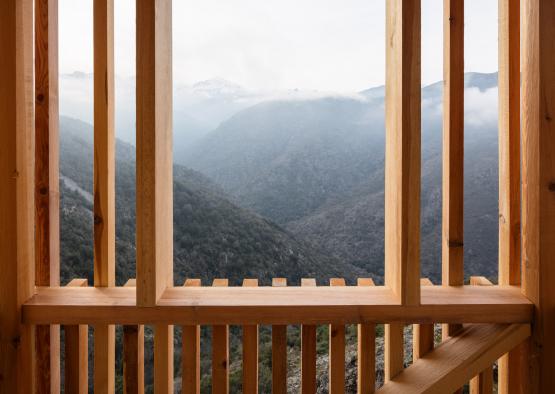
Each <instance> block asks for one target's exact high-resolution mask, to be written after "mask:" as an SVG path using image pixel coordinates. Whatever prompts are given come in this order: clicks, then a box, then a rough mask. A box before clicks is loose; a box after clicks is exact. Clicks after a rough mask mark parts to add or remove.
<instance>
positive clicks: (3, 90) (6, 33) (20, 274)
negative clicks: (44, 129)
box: [0, 0, 36, 394]
mask: <svg viewBox="0 0 555 394" xmlns="http://www.w3.org/2000/svg"><path fill="white" fill-rule="evenodd" d="M0 37H1V39H0V53H1V54H2V55H1V56H0V125H1V126H0V218H1V219H0V273H1V274H0V316H1V318H0V333H1V334H0V376H2V380H1V382H0V387H1V389H0V391H2V392H5V393H21V394H23V393H34V392H35V391H36V390H35V389H36V387H35V330H34V328H33V326H31V325H22V324H21V317H22V316H21V305H22V304H23V302H25V301H26V300H27V299H28V298H29V297H31V296H32V295H33V292H34V285H35V248H34V238H35V199H34V191H35V184H34V170H35V168H34V166H35V159H34V153H35V129H34V113H33V101H34V93H35V92H34V91H33V1H32V0H3V1H0Z"/></svg>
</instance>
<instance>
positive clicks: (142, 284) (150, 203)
mask: <svg viewBox="0 0 555 394" xmlns="http://www.w3.org/2000/svg"><path fill="white" fill-rule="evenodd" d="M171 48H172V2H171V0H144V1H138V2H137V303H138V305H140V306H154V305H155V304H156V302H157V301H158V299H159V298H160V297H161V295H162V293H163V291H164V290H165V289H166V287H168V286H173V186H172V185H173V167H172V165H173V159H172V53H171Z"/></svg>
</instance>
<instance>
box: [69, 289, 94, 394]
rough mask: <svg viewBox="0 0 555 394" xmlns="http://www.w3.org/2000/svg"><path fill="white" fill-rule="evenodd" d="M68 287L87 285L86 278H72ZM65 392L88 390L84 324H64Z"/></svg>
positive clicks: (81, 392)
mask: <svg viewBox="0 0 555 394" xmlns="http://www.w3.org/2000/svg"><path fill="white" fill-rule="evenodd" d="M67 286H68V287H87V286H88V282H87V280H86V279H73V280H72V281H71V282H69V283H68V284H67ZM64 331H65V371H64V374H65V379H64V391H65V392H66V393H78V394H87V393H88V391H89V327H88V326H87V325H86V324H80V325H72V326H65V327H64Z"/></svg>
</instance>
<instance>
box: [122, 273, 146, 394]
mask: <svg viewBox="0 0 555 394" xmlns="http://www.w3.org/2000/svg"><path fill="white" fill-rule="evenodd" d="M135 286H136V281H135V279H129V280H128V281H127V283H126V284H125V287H131V288H135ZM144 355H145V327H144V326H143V325H142V324H133V325H125V326H123V392H124V393H125V394H143V393H144V381H145V356H144Z"/></svg>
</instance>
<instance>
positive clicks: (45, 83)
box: [35, 0, 60, 393]
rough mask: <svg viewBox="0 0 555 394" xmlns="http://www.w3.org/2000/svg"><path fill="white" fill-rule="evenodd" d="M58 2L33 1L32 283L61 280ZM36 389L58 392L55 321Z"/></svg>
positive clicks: (39, 341) (39, 351) (41, 331)
mask: <svg viewBox="0 0 555 394" xmlns="http://www.w3.org/2000/svg"><path fill="white" fill-rule="evenodd" d="M58 115H59V114H58V1H57V0H36V1H35V220H36V227H35V228H36V230H35V234H36V236H35V247H36V249H35V259H36V263H35V264H36V265H35V283H36V285H37V286H59V285H60V190H59V156H60V152H59V145H60V141H59V116H58ZM36 360H37V362H36V368H37V371H36V372H37V373H36V377H37V382H36V389H37V392H38V393H51V392H52V393H57V392H59V391H60V326H59V325H51V326H37V328H36Z"/></svg>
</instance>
